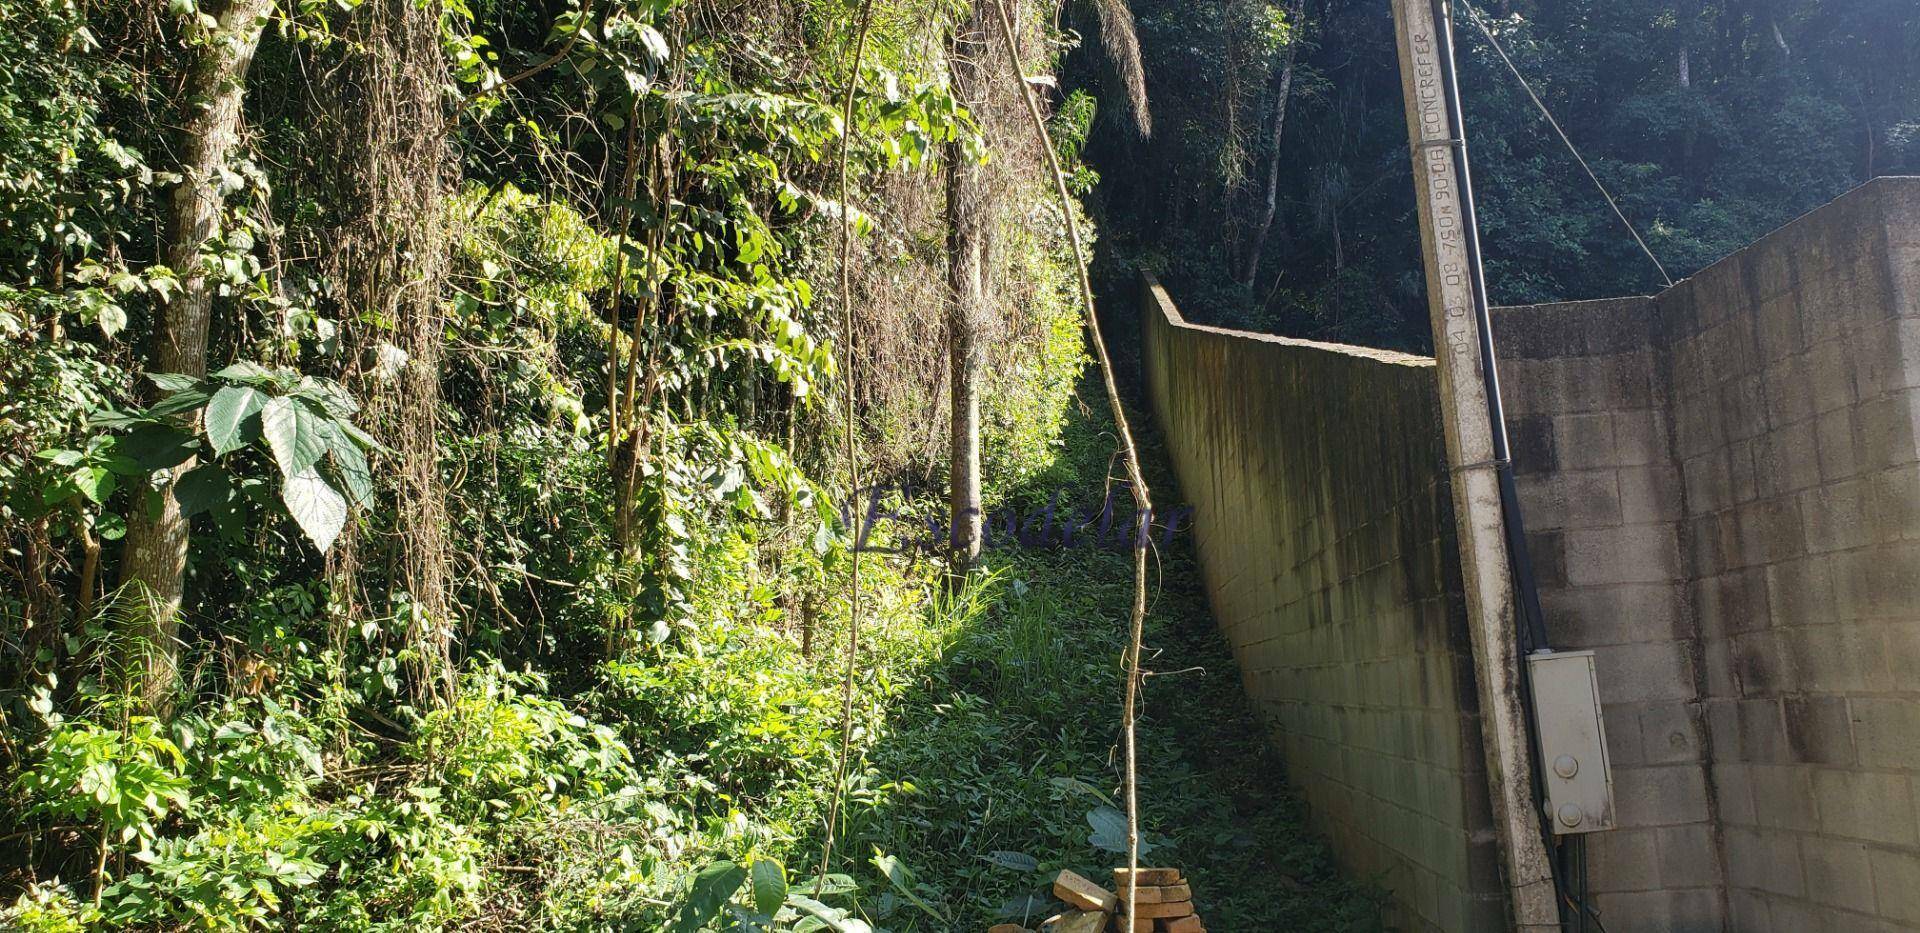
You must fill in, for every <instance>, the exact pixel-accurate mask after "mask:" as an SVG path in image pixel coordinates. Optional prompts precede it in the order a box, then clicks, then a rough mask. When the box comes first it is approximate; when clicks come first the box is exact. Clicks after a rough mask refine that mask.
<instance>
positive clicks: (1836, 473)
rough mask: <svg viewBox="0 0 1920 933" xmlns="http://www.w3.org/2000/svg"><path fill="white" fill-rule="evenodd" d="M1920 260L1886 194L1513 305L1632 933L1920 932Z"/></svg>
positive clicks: (1542, 484)
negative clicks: (1645, 280) (1593, 691)
mask: <svg viewBox="0 0 1920 933" xmlns="http://www.w3.org/2000/svg"><path fill="white" fill-rule="evenodd" d="M1915 243H1920V179H1910V178H1886V179H1879V180H1877V181H1875V182H1873V183H1871V184H1868V185H1866V186H1863V187H1862V188H1859V189H1856V190H1855V191H1853V192H1851V193H1849V194H1847V195H1845V196H1844V197H1842V198H1840V199H1839V200H1837V201H1835V202H1833V203H1831V204H1828V205H1826V206H1824V207H1822V208H1820V209H1819V210H1817V211H1814V212H1812V213H1810V214H1808V215H1806V216H1804V217H1802V218H1800V219H1799V220H1796V221H1794V222H1793V223H1791V224H1789V225H1787V226H1786V227H1783V228H1781V229H1780V230H1777V231H1775V232H1773V233H1772V234H1769V235H1768V236H1766V237H1765V238H1763V239H1761V240H1760V241H1759V242H1757V243H1755V244H1753V245H1752V246H1750V247H1748V248H1747V249H1744V250H1742V251H1740V252H1739V253H1736V254H1734V255H1733V256H1730V257H1728V258H1727V259H1725V260H1723V261H1721V262H1719V263H1716V264H1715V265H1713V266H1710V267H1708V268H1707V269H1704V270H1702V271H1701V272H1699V273H1698V274H1696V275H1695V276H1693V277H1692V278H1690V279H1688V280H1686V281H1684V282H1682V283H1680V284H1678V285H1676V286H1675V287H1673V288H1671V289H1668V290H1667V291H1665V292H1662V293H1661V294H1659V295H1657V296H1654V297H1652V298H1632V299H1622V300H1618V301H1598V302H1574V303H1568V304H1558V305H1544V306H1537V307H1523V308H1503V309H1499V310H1498V311H1497V312H1496V315H1495V326H1494V332H1495V337H1496V339H1497V341H1498V343H1499V347H1500V350H1501V353H1502V359H1503V371H1504V374H1505V376H1506V379H1505V382H1506V388H1507V391H1506V398H1507V401H1508V404H1509V414H1510V418H1511V423H1512V424H1513V426H1514V437H1515V442H1516V444H1515V451H1514V457H1515V468H1516V472H1517V477H1518V482H1519V484H1520V488H1521V492H1522V509H1523V511H1524V512H1525V513H1526V519H1527V524H1528V528H1529V531H1530V536H1529V537H1530V541H1531V543H1532V546H1533V552H1534V557H1535V559H1536V561H1537V566H1538V567H1539V568H1540V569H1541V574H1542V584H1543V585H1542V598H1543V602H1544V603H1545V607H1546V611H1547V618H1548V626H1549V630H1550V633H1551V635H1552V636H1553V638H1554V642H1555V646H1556V647H1566V648H1592V649H1594V650H1595V652H1596V656H1597V663H1598V666H1599V670H1600V676H1601V691H1602V701H1603V703H1604V704H1605V706H1604V716H1605V719H1606V727H1607V737H1608V743H1609V748H1610V751H1611V754H1612V757H1613V763H1614V767H1615V780H1616V790H1617V793H1618V802H1619V814H1620V818H1621V828H1620V829H1618V830H1615V831H1613V832H1609V833H1603V834H1597V835H1593V836H1590V837H1589V845H1590V847H1591V849H1590V858H1591V860H1592V869H1591V881H1592V884H1593V888H1594V891H1595V892H1596V896H1595V902H1596V904H1597V905H1598V907H1599V908H1600V910H1601V911H1602V913H1603V916H1604V917H1605V922H1606V923H1607V929H1608V930H1610V931H1615V933H1619V931H1634V930H1647V931H1689V930H1736V931H1743V933H1745V931H1769V930H1779V931H1795V933H1799V931H1823V930H1836V931H1838V930H1847V931H1853V930H1891V929H1907V930H1911V929H1920V862H1916V858H1917V857H1920V823H1916V809H1917V808H1916V794H1920V783H1917V781H1916V779H1917V778H1920V664H1917V663H1916V659H1920V463H1917V462H1916V461H1920V445H1917V444H1916V442H1915V437H1916V433H1917V432H1916V429H1915V425H1916V424H1917V423H1920V405H1917V404H1916V401H1920V306H1916V303H1915V301H1916V297H1920V288H1917V287H1916V284H1915V283H1916V282H1920V248H1916V247H1915V245H1914V244H1915ZM1609 431H1611V434H1609V433H1608V432H1609Z"/></svg>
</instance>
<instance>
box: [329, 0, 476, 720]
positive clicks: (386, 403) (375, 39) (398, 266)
mask: <svg viewBox="0 0 1920 933" xmlns="http://www.w3.org/2000/svg"><path fill="white" fill-rule="evenodd" d="M350 16H351V18H350V19H349V20H348V22H347V28H346V34H347V37H348V39H349V40H350V41H349V42H348V43H345V44H343V50H344V52H343V55H344V57H343V60H342V61H341V62H340V63H339V64H338V66H337V67H334V68H332V69H330V70H329V71H328V72H327V78H326V84H325V89H326V92H327V93H328V95H329V97H328V99H327V101H326V106H327V107H328V108H329V109H330V110H332V111H333V112H334V113H337V114H338V115H339V116H340V117H341V122H340V123H339V124H338V127H337V131H336V133H335V135H334V136H333V138H332V141H333V144H334V145H335V146H336V147H337V149H336V152H335V154H334V160H335V164H336V166H337V169H336V170H337V172H338V176H339V177H338V178H337V180H336V181H335V184H334V187H335V190H336V191H337V197H338V198H339V202H338V211H339V218H338V222H339V227H338V229H337V230H336V231H335V234H334V236H333V237H332V239H331V240H330V241H329V243H328V244H327V247H328V250H329V252H330V254H331V259H330V263H329V264H330V266H331V270H330V274H331V275H332V277H334V278H335V279H337V280H338V281H339V282H340V283H341V286H342V287H341V302H342V305H343V307H342V317H343V318H345V319H347V320H349V321H351V322H353V327H354V330H353V332H352V341H351V345H352V346H353V350H352V351H351V353H350V354H349V356H350V358H354V359H363V358H366V357H368V356H370V355H371V354H373V353H374V352H376V349H377V348H379V347H381V346H382V345H385V344H389V343H390V344H391V345H393V346H394V347H397V348H398V349H399V350H401V351H403V352H404V354H405V363H404V365H402V366H401V367H400V369H399V371H398V372H397V373H388V374H386V375H378V374H376V375H375V376H373V377H370V378H369V379H367V381H366V382H365V383H364V388H363V394H364V400H365V405H366V407H365V414H364V416H363V417H364V418H365V419H366V421H367V423H368V425H369V426H370V428H371V430H372V431H373V432H374V433H375V434H376V435H378V436H379V437H380V438H381V440H382V441H384V442H385V443H386V445H387V446H388V447H389V448H391V451H392V452H391V454H390V455H388V454H383V455H382V460H381V462H380V463H379V464H377V466H376V475H378V476H381V477H383V484H386V489H387V490H390V491H391V493H392V495H393V502H394V524H393V526H392V527H391V529H382V530H383V531H390V534H389V535H387V536H386V537H384V538H383V539H381V540H380V541H379V544H380V545H381V548H380V550H381V552H382V553H380V554H379V555H378V556H377V557H372V558H371V559H372V560H377V561H380V562H381V563H384V564H385V565H386V566H389V567H391V568H393V574H392V576H391V577H390V578H389V579H390V581H391V585H392V586H393V587H394V589H395V590H396V591H399V590H404V591H405V594H406V598H405V605H406V607H407V630H406V635H405V639H406V643H405V647H406V648H408V649H411V650H410V651H409V652H408V654H407V655H406V658H407V660H406V662H405V665H404V669H405V673H406V680H407V684H408V689H409V690H410V692H411V693H412V695H413V697H414V698H415V699H416V700H417V701H419V702H421V703H422V704H431V703H433V702H435V701H437V700H444V699H447V698H450V696H451V692H452V689H453V687H454V677H455V666H454V663H453V660H452V643H453V631H454V625H455V622H454V619H453V611H454V603H453V599H452V598H451V596H450V595H449V589H450V588H451V584H450V582H449V580H450V577H451V572H450V563H451V553H452V551H451V548H450V546H449V544H448V541H447V504H446V498H447V492H446V485H445V482H444V480H443V479H442V476H441V470H440V449H439V414H440V361H441V355H442V350H443V347H444V343H445V333H446V321H445V310H444V301H445V298H446V294H447V274H448V263H449V247H448V238H449V235H450V234H449V232H448V225H449V224H450V223H452V222H453V218H452V217H450V216H449V212H448V210H447V192H448V191H450V190H452V189H453V187H454V186H455V184H456V183H457V178H458V171H459V169H458V166H457V165H456V164H455V163H454V162H453V160H452V159H451V158H449V153H448V147H447V134H448V126H447V114H446V106H445V100H444V96H443V95H444V89H445V88H446V87H447V86H448V85H449V84H451V79H450V78H449V77H448V75H447V70H446V62H445V58H444V56H443V54H442V51H441V46H440V20H441V4H440V3H439V2H438V0H426V2H422V0H367V2H366V3H363V4H361V5H360V6H359V7H358V8H357V9H355V10H354V11H353V12H352V13H351V14H350ZM369 543H372V542H369ZM346 546H347V547H349V548H351V547H354V546H355V545H354V544H353V543H352V542H348V543H347V545H346ZM357 560H358V558H355V561H356V562H357ZM347 585H350V584H347Z"/></svg>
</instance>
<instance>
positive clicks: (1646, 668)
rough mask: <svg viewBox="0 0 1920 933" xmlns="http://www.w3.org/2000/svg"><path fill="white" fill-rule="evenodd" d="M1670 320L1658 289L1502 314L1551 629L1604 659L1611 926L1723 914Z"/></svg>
mask: <svg viewBox="0 0 1920 933" xmlns="http://www.w3.org/2000/svg"><path fill="white" fill-rule="evenodd" d="M1659 334H1660V318H1659V311H1658V308H1657V307H1656V304H1655V301H1654V300H1653V299H1651V298H1625V299H1617V300H1608V301H1586V302H1573V303H1567V304H1557V305H1542V306H1535V307H1521V308H1500V309H1497V310H1496V311H1495V313H1494V336H1495V339H1496V341H1497V344H1498V347H1499V352H1500V359H1501V371H1502V377H1503V379H1502V382H1503V383H1504V388H1505V391H1504V392H1503V395H1504V397H1505V399H1506V402H1507V418H1508V425H1509V429H1510V431H1511V434H1512V438H1513V460H1514V474H1515V475H1514V480H1515V484H1516V486H1517V487H1518V490H1519V493H1520V511H1521V513H1522V515H1523V516H1524V518H1525V520H1526V526H1527V530H1528V547H1529V551H1530V552H1531V556H1532V558H1533V561H1534V568H1535V573H1536V574H1537V575H1538V578H1539V584H1540V600H1541V606H1542V609H1543V610H1544V611H1545V614H1546V618H1547V629H1548V635H1549V637H1550V638H1551V639H1552V641H1553V646H1554V647H1555V648H1567V649H1570V648H1590V649H1592V650H1593V651H1594V663H1595V665H1596V667H1597V668H1598V671H1599V677H1600V690H1601V697H1600V699H1601V704H1602V715H1603V717H1604V719H1605V722H1606V730H1607V745H1608V754H1609V756H1610V758H1611V760H1612V763H1613V776H1614V787H1615V793H1616V802H1617V807H1616V811H1615V812H1616V819H1617V825H1618V828H1617V829H1615V830H1613V831H1611V832H1604V833H1596V834H1591V835H1589V836H1588V837H1587V846H1588V850H1587V857H1588V860H1589V879H1590V884H1591V891H1592V894H1593V903H1594V904H1595V906H1596V907H1597V909H1598V910H1599V911H1600V912H1601V914H1602V916H1604V917H1605V923H1606V925H1607V929H1608V931H1609V933H1631V931H1635V930H1657V931H1676V933H1685V931H1705V930H1714V931H1717V930H1720V929H1721V928H1722V924H1723V922H1724V920H1725V905H1724V899H1723V897H1722V891H1721V886H1722V877H1721V870H1720V859H1719V852H1718V848H1719V843H1718V839H1717V835H1716V827H1715V825H1714V822H1713V809H1712V807H1711V805H1710V795H1709V794H1708V785H1709V774H1708V768H1707V756H1708V745H1707V741H1706V738H1707V737H1706V734H1705V729H1706V723H1705V714H1704V712H1703V710H1702V708H1701V705H1700V704H1699V703H1698V702H1697V701H1696V698H1697V696H1698V693H1699V683H1700V675H1701V671H1700V666H1699V665H1698V664H1697V663H1696V660H1697V658H1698V655H1699V653H1700V644H1699V639H1698V637H1697V635H1696V632H1695V626H1694V624H1693V613H1692V606H1691V603H1690V600H1691V598H1692V594H1691V591H1690V588H1689V584H1688V576H1687V572H1686V567H1685V559H1684V557H1683V555H1682V554H1681V541H1682V538H1683V531H1684V528H1685V522H1684V521H1683V518H1682V510H1681V503H1682V497H1683V494H1684V490H1683V485H1682V482H1681V476H1680V471H1679V469H1678V467H1677V466H1676V464H1675V461H1674V458H1673V452H1672V445H1671V438H1672V432H1671V430H1670V428H1671V425H1670V424H1669V417H1670V415H1669V413H1670V412H1671V410H1672V404H1671V403H1672V392H1671V389H1670V386H1669V385H1668V379H1667V376H1668V373H1667V369H1666V367H1665V366H1664V365H1663V361H1664V356H1663V354H1662V353H1661V352H1660V351H1659V349H1658V347H1659V346H1660V344H1661V339H1660V336H1659Z"/></svg>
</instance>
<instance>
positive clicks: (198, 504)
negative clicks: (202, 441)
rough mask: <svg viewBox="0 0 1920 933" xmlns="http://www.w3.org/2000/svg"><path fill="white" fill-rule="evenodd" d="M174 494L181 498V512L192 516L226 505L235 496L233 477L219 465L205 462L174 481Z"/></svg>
mask: <svg viewBox="0 0 1920 933" xmlns="http://www.w3.org/2000/svg"><path fill="white" fill-rule="evenodd" d="M173 495H174V498H176V499H179V500H180V514H181V515H183V516H186V517H189V518H191V517H193V516H195V515H198V514H200V513H201V512H205V511H208V510H210V509H215V508H219V507H220V506H224V505H226V504H227V503H228V501H230V500H231V499H232V498H233V497H234V488H233V478H232V477H231V476H229V475H228V474H227V471H226V470H224V469H222V468H220V467H219V466H217V465H215V464H211V463H203V464H201V465H199V466H197V467H194V468H193V469H191V470H188V471H187V472H186V473H184V474H182V475H181V476H180V478H179V479H178V480H175V481H174V484H173Z"/></svg>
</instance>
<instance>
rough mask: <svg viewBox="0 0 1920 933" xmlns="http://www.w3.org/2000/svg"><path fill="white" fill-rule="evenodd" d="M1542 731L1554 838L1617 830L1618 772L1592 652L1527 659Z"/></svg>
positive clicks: (1545, 653)
mask: <svg viewBox="0 0 1920 933" xmlns="http://www.w3.org/2000/svg"><path fill="white" fill-rule="evenodd" d="M1527 673H1528V675H1529V676H1528V680H1529V681H1530V682H1531V683H1532V685H1533V709H1534V724H1535V726H1536V727H1537V729H1538V733H1539V741H1540V747H1539V748H1538V749H1537V751H1538V752H1539V754H1540V765H1541V768H1540V771H1541V774H1543V775H1544V776H1545V782H1546V787H1545V789H1546V796H1547V799H1546V801H1545V808H1546V814H1545V815H1546V820H1547V822H1548V824H1549V825H1551V826H1552V827H1553V832H1554V834H1555V835H1568V834H1572V833H1591V832H1598V831H1600V830H1603V829H1612V828H1613V768H1612V765H1611V764H1610V763H1609V762H1608V761H1607V730H1606V726H1605V725H1604V724H1603V723H1602V722H1601V721H1600V681H1599V678H1598V676H1596V675H1595V673H1594V667H1593V652H1591V651H1538V652H1535V653H1533V654H1530V655H1528V656H1527Z"/></svg>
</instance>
